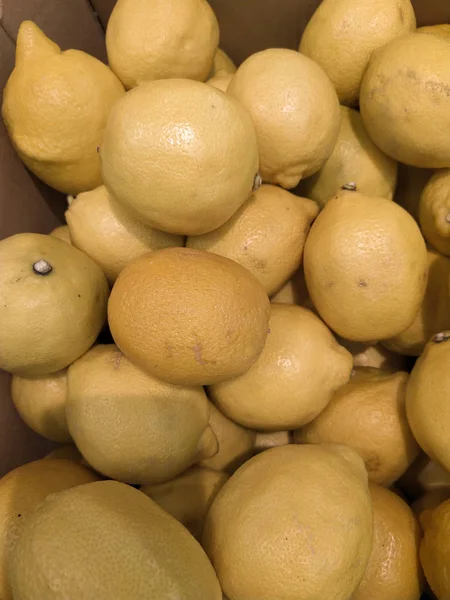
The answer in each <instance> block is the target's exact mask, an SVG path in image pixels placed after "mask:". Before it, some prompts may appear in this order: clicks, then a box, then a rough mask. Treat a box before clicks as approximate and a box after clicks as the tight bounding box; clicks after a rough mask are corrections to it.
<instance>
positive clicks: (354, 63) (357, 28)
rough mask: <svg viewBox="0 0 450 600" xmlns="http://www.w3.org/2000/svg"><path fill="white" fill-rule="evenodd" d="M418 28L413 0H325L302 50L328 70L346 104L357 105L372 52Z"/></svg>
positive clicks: (309, 27)
mask: <svg viewBox="0 0 450 600" xmlns="http://www.w3.org/2000/svg"><path fill="white" fill-rule="evenodd" d="M415 28H416V17H415V15H414V9H413V7H412V4H411V2H410V0H375V1H372V2H366V1H365V0H356V1H355V0H323V1H322V2H321V3H320V5H319V7H318V8H317V10H316V12H315V13H314V14H313V16H312V17H311V19H310V20H309V22H308V24H307V26H306V28H305V31H304V32H303V36H302V39H301V42H300V52H302V53H303V54H305V55H306V56H309V57H310V58H312V59H313V60H314V61H316V62H317V63H318V64H319V65H320V66H321V67H322V68H323V69H324V70H325V72H326V73H327V75H328V77H329V78H330V79H331V81H332V82H333V84H334V86H335V88H336V91H337V94H338V96H339V101H340V102H341V103H342V104H348V105H349V106H356V105H357V104H358V100H359V89H360V86H361V80H362V78H363V75H364V72H365V70H366V68H367V65H368V63H369V60H370V58H371V56H372V53H373V52H374V51H375V50H376V49H377V48H382V47H383V46H384V45H385V44H387V43H388V42H389V41H390V40H392V39H394V38H396V37H398V36H400V35H404V34H405V33H409V32H410V31H414V30H415Z"/></svg>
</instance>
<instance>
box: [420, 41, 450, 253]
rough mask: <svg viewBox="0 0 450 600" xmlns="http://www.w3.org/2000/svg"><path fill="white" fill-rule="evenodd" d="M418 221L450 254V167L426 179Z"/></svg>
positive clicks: (434, 242) (438, 246) (427, 235)
mask: <svg viewBox="0 0 450 600" xmlns="http://www.w3.org/2000/svg"><path fill="white" fill-rule="evenodd" d="M449 42H450V38H449ZM419 223H420V227H421V229H422V232H423V235H424V237H425V239H426V240H427V242H428V243H430V244H431V245H432V246H433V247H434V248H436V250H438V251H439V252H441V253H442V254H445V256H450V169H442V170H441V171H437V172H436V173H434V175H432V176H431V178H430V179H429V180H428V182H427V184H426V186H425V187H424V189H423V192H422V195H421V197H420V202H419Z"/></svg>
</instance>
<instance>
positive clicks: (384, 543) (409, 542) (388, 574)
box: [352, 483, 424, 600]
mask: <svg viewBox="0 0 450 600" xmlns="http://www.w3.org/2000/svg"><path fill="white" fill-rule="evenodd" d="M369 492H370V497H371V499H372V506H373V517H374V524H373V543H372V553H371V555H370V558H369V564H368V565H367V570H366V572H365V574H364V577H363V580H362V581H361V583H360V584H359V587H358V588H357V590H356V592H355V593H354V594H353V596H352V600H367V599H368V598H370V600H399V598H401V599H402V600H420V598H421V593H422V589H423V586H424V579H423V571H422V566H421V564H420V560H419V545H420V540H421V538H422V531H421V528H420V525H419V522H418V521H417V519H416V517H415V516H414V514H413V512H412V510H411V509H410V507H409V506H408V505H407V504H406V502H404V501H403V500H402V499H401V498H400V497H399V496H397V494H395V493H394V492H391V490H387V489H385V488H383V487H381V486H379V485H376V484H375V483H371V484H370V485H369Z"/></svg>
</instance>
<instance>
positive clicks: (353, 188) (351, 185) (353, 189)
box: [341, 181, 358, 192]
mask: <svg viewBox="0 0 450 600" xmlns="http://www.w3.org/2000/svg"><path fill="white" fill-rule="evenodd" d="M357 189H358V188H357V185H356V183H355V182H354V181H349V182H348V183H345V184H344V185H343V186H342V187H341V190H347V191H349V192H356V190H357Z"/></svg>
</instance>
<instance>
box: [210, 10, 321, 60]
mask: <svg viewBox="0 0 450 600" xmlns="http://www.w3.org/2000/svg"><path fill="white" fill-rule="evenodd" d="M210 4H211V6H212V8H213V9H214V12H215V13H216V15H217V18H218V20H219V24H220V46H221V48H223V50H225V52H227V53H228V54H229V55H230V57H231V58H232V59H233V60H234V61H235V62H236V63H237V64H240V63H241V62H242V61H243V60H244V59H245V58H247V57H248V56H250V54H253V53H254V52H258V51H259V50H264V49H265V48H291V49H293V50H296V49H297V48H298V44H299V41H300V37H301V35H302V32H303V29H304V28H305V25H306V23H307V22H308V20H309V18H310V17H311V15H312V14H313V12H314V10H315V9H316V7H317V6H318V5H319V4H320V0H265V1H262V0H239V1H233V0H210Z"/></svg>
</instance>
